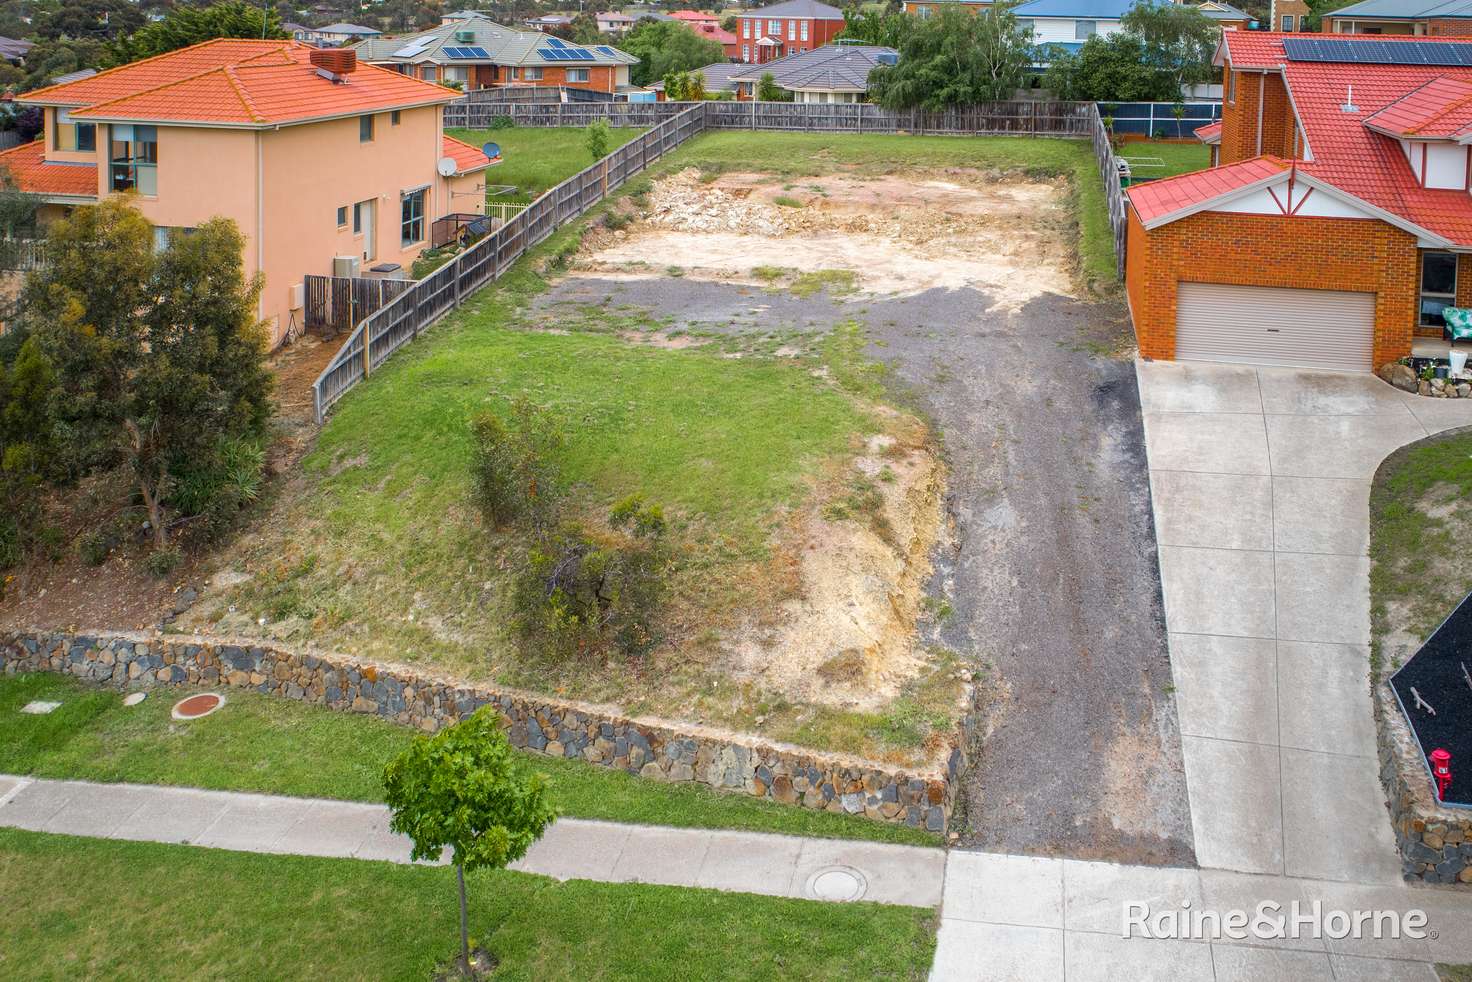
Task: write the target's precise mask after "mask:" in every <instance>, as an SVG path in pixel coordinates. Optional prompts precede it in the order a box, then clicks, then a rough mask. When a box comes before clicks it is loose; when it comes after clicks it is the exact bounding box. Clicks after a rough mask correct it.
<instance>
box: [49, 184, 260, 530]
mask: <svg viewBox="0 0 1472 982" xmlns="http://www.w3.org/2000/svg"><path fill="white" fill-rule="evenodd" d="M244 248H245V239H244V237H243V236H242V235H241V234H240V231H239V229H237V228H236V226H235V223H234V222H231V221H229V220H227V219H222V218H214V219H210V220H209V221H206V222H204V223H203V224H201V225H200V226H199V227H198V228H197V229H196V230H194V231H193V232H192V233H190V234H188V235H183V234H175V235H173V236H171V237H170V239H169V242H168V244H167V245H166V246H165V248H163V249H162V250H160V251H158V252H157V253H156V252H155V248H154V229H153V226H152V225H151V224H150V223H149V221H148V219H146V218H144V217H143V215H142V214H141V213H140V212H139V211H138V210H137V209H136V208H135V207H134V206H133V205H132V204H131V202H129V201H127V200H126V199H125V198H107V199H105V200H104V201H102V202H101V203H100V204H98V205H95V206H89V207H84V208H79V209H77V210H76V211H75V212H73V213H72V214H71V215H69V216H68V217H66V218H64V219H60V220H58V221H56V222H53V223H52V224H51V226H50V228H49V234H48V237H47V265H46V266H45V267H44V268H42V269H41V270H38V271H36V272H33V273H31V274H30V275H29V276H28V277H27V279H26V284H25V288H24V310H25V314H24V327H25V328H27V329H29V330H30V331H31V332H32V333H34V334H35V336H36V338H37V339H38V342H39V344H40V346H41V350H42V351H43V352H44V353H45V354H46V356H47V357H48V358H49V359H50V361H51V363H52V364H53V365H54V366H55V370H56V373H57V378H58V381H59V386H58V388H59V390H61V391H63V392H65V394H66V397H65V398H64V399H58V400H57V401H56V405H57V409H56V413H55V415H56V419H57V424H58V432H59V433H61V434H62V437H61V438H60V439H59V440H58V449H59V451H60V452H61V453H62V455H63V457H64V459H65V462H66V464H67V466H68V467H69V469H70V470H71V471H72V472H73V473H81V472H84V471H86V470H89V469H91V468H94V467H98V466H111V465H114V464H123V465H126V466H127V467H128V468H129V469H130V470H131V472H132V476H133V481H134V486H135V487H136V488H137V491H138V493H139V496H140V497H141V499H142V501H143V505H144V508H145V509H146V510H147V513H148V521H149V525H150V528H151V530H152V533H153V542H154V546H155V548H156V549H159V550H163V549H166V548H167V547H168V545H169V534H168V529H169V511H170V506H169V492H170V484H171V480H172V475H173V474H174V473H175V472H177V471H183V470H188V469H191V468H196V469H197V468H198V467H199V466H200V465H201V463H203V462H206V461H208V460H210V459H211V458H212V457H213V456H214V455H215V454H217V453H218V452H219V449H220V447H221V446H222V444H223V443H224V442H226V441H228V440H230V439H231V438H241V437H251V436H259V435H260V434H261V433H262V432H263V431H264V429H265V426H266V423H267V421H268V419H269V418H270V413H271V405H270V391H271V375H270V373H269V372H268V371H267V369H266V366H265V335H264V332H263V331H262V329H261V325H260V324H259V323H258V322H257V321H256V318H255V310H256V300H257V297H258V295H259V292H260V283H259V281H258V280H254V279H252V280H247V279H246V276H245V272H244V269H243V262H242V256H243V251H244Z"/></svg>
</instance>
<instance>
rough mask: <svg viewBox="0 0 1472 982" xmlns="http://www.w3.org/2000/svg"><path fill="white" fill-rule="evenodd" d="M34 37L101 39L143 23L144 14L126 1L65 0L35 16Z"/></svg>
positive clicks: (131, 31) (117, 35)
mask: <svg viewBox="0 0 1472 982" xmlns="http://www.w3.org/2000/svg"><path fill="white" fill-rule="evenodd" d="M34 23H35V32H36V34H37V36H39V37H43V38H48V39H56V38H74V39H76V38H93V39H96V40H103V39H106V38H115V37H120V36H121V35H124V34H131V33H133V32H134V31H136V30H138V28H140V27H142V26H143V13H142V11H140V10H139V9H138V5H137V4H135V3H130V2H129V0H66V2H65V3H61V4H58V5H57V6H56V7H55V8H53V9H50V10H47V11H43V12H42V13H40V14H39V15H38V16H36V17H35V19H34Z"/></svg>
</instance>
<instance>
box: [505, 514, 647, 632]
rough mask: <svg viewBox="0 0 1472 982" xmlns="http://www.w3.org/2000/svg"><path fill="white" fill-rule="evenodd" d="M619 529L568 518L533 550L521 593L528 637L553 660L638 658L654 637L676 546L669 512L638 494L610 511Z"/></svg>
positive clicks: (522, 625)
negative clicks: (601, 529)
mask: <svg viewBox="0 0 1472 982" xmlns="http://www.w3.org/2000/svg"><path fill="white" fill-rule="evenodd" d="M608 523H609V525H610V526H611V527H612V529H613V530H614V531H613V533H612V534H610V535H606V536H598V537H595V536H594V535H592V534H590V533H589V532H588V531H587V530H585V529H583V528H581V527H579V526H576V525H567V526H564V527H562V528H561V529H559V530H557V531H556V532H554V533H551V534H549V535H547V536H545V537H543V538H542V539H541V541H539V542H538V544H537V545H536V546H534V547H533V548H532V549H531V550H530V551H529V552H528V554H527V561H526V564H525V566H524V567H523V568H522V570H521V572H520V574H519V575H518V577H517V581H516V588H515V592H514V604H515V619H516V626H517V628H518V630H519V631H520V633H521V636H522V639H523V641H524V642H525V643H527V644H528V645H529V646H531V647H532V648H534V649H536V650H537V651H539V652H540V653H543V654H546V655H548V656H550V657H552V658H553V659H557V660H561V659H566V658H571V657H582V658H592V657H598V656H602V655H604V654H606V653H608V652H609V651H614V652H617V653H618V654H620V655H622V656H624V657H626V658H632V657H636V656H638V655H641V654H643V653H644V652H646V651H648V650H649V648H650V647H652V646H653V644H654V641H655V634H654V620H655V617H656V615H657V612H658V608H659V604H660V601H661V600H662V599H663V597H664V592H665V588H666V583H665V581H666V574H667V571H668V568H669V551H668V548H667V546H666V544H665V540H664V533H665V520H664V514H663V512H662V511H661V510H660V508H659V507H658V506H657V505H650V504H647V503H645V501H644V499H643V498H642V496H639V495H632V496H630V497H628V498H625V499H624V500H623V501H621V502H619V503H618V504H617V505H615V506H614V508H613V511H612V512H611V513H610V514H609V516H608Z"/></svg>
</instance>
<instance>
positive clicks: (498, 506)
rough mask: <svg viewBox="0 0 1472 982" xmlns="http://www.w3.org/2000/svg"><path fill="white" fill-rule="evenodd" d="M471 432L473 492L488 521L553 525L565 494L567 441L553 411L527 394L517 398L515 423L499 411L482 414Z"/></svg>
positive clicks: (496, 524)
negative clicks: (562, 474) (562, 477)
mask: <svg viewBox="0 0 1472 982" xmlns="http://www.w3.org/2000/svg"><path fill="white" fill-rule="evenodd" d="M470 435H471V440H472V442H473V443H474V447H473V450H472V454H473V456H472V460H471V486H472V494H473V496H474V498H475V503H476V506H477V507H478V508H479V509H480V511H481V514H482V515H484V516H485V520H486V522H487V523H488V524H490V525H492V526H494V527H497V528H504V527H505V526H507V525H510V524H511V523H512V522H514V521H518V520H525V521H527V522H529V523H530V524H531V525H532V526H533V527H534V528H538V529H540V528H544V527H546V526H547V525H548V524H550V520H551V516H552V512H553V509H554V508H555V507H556V503H557V499H558V498H559V496H560V494H561V487H560V484H559V467H558V463H559V458H560V456H561V453H562V448H563V444H564V442H565V441H564V439H563V434H562V429H561V427H560V426H559V425H558V423H557V421H556V420H555V419H554V418H553V417H552V416H551V414H549V413H547V412H546V411H545V410H543V409H541V408H539V407H537V406H536V405H534V404H533V403H532V402H531V401H530V400H528V399H527V398H526V397H524V396H523V397H520V398H518V399H517V400H516V401H515V402H514V403H512V406H511V420H510V425H508V424H507V421H505V420H503V419H502V418H501V417H500V416H498V415H496V414H495V413H492V412H485V413H480V414H479V415H477V416H476V417H475V418H474V419H472V420H471V421H470Z"/></svg>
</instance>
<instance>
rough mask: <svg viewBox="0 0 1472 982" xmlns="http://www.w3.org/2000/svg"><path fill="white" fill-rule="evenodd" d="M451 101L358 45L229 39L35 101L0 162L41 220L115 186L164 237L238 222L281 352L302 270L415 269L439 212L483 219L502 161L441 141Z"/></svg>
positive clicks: (297, 310) (296, 321) (297, 319)
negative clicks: (38, 200) (27, 132)
mask: <svg viewBox="0 0 1472 982" xmlns="http://www.w3.org/2000/svg"><path fill="white" fill-rule="evenodd" d="M455 96H456V93H455V92H453V91H451V90H449V89H446V88H443V87H442V86H438V85H431V84H428V83H425V82H421V81H418V80H416V79H412V78H408V77H405V76H403V75H400V74H399V73H397V72H391V71H386V70H384V69H380V68H375V67H372V66H369V65H359V64H358V63H357V61H356V58H355V56H354V53H353V52H352V51H350V50H320V49H317V48H313V47H311V46H309V45H305V44H302V43H300V42H297V41H255V40H240V39H220V40H215V41H207V42H205V43H203V44H198V45H194V46H192V47H188V48H183V49H180V50H178V51H173V52H169V53H168V54H164V55H159V56H157V57H155V58H149V59H145V60H143V61H138V62H134V63H132V64H129V65H123V66H121V67H119V68H114V69H111V70H109V71H105V72H102V73H100V74H97V75H93V76H91V77H90V78H86V79H81V80H79V81H75V82H70V83H67V84H64V85H54V86H51V87H50V88H45V89H38V90H36V91H34V92H28V93H26V94H25V95H23V96H21V97H20V98H19V99H18V100H17V101H18V102H21V103H22V104H25V105H32V106H40V107H43V109H44V111H45V129H44V131H43V133H42V135H41V137H40V138H38V139H37V140H36V141H35V142H33V143H29V144H26V145H24V146H20V147H16V148H15V149H13V150H8V151H6V152H5V153H0V166H4V167H6V168H7V169H8V170H9V172H10V174H11V176H12V178H13V180H14V181H15V183H16V185H17V186H18V187H20V188H21V189H22V190H24V191H30V192H33V193H35V194H37V195H39V196H41V197H42V198H43V199H44V201H45V202H46V206H45V208H44V209H43V213H42V216H41V217H42V220H43V222H44V221H45V220H46V219H47V218H48V216H49V217H54V216H55V215H56V214H58V213H60V212H62V211H64V210H66V209H70V208H73V207H77V206H79V205H86V204H93V203H96V202H97V201H98V200H99V199H101V198H103V197H105V196H107V195H109V194H114V193H119V192H128V193H131V194H133V195H135V201H136V203H137V205H138V207H139V208H140V209H141V210H142V212H143V213H144V215H146V216H147V217H148V219H149V220H150V221H152V222H153V224H154V226H155V227H156V229H157V230H158V236H159V241H160V242H163V241H164V240H165V238H166V236H167V235H168V234H169V232H170V230H188V229H190V228H193V227H195V226H197V225H199V224H200V223H201V222H203V221H205V220H206V219H208V218H211V217H214V216H223V217H226V218H230V219H233V220H234V221H235V223H236V224H237V225H238V226H239V227H240V230H241V232H242V233H243V234H244V235H245V238H246V253H245V267H246V270H247V271H248V272H251V273H259V274H260V275H261V278H262V280H263V283H264V288H263V290H262V293H261V299H260V316H261V319H262V320H264V321H266V322H267V326H268V328H269V330H270V334H271V338H272V341H273V343H279V342H280V341H281V340H282V339H283V338H284V337H285V336H286V334H287V332H288V331H289V330H291V329H293V328H294V327H295V328H300V326H301V325H302V306H303V300H304V297H303V289H302V283H303V277H304V276H305V275H306V274H309V273H317V274H332V273H333V272H334V259H336V258H338V257H356V259H357V260H358V263H359V264H360V268H361V270H362V271H363V272H364V273H365V274H366V273H367V272H368V271H369V270H370V269H372V268H373V267H375V266H393V265H395V264H396V265H397V267H398V269H399V270H407V269H408V267H409V265H410V263H412V262H413V260H414V258H415V257H416V256H418V255H419V253H420V252H421V251H423V249H424V248H425V247H426V245H427V243H428V240H429V238H430V224H431V222H433V220H434V219H435V218H436V217H438V216H440V215H444V214H449V213H455V212H458V213H468V212H475V213H483V212H484V210H485V193H484V183H485V181H484V174H483V171H484V170H485V168H487V167H488V166H490V165H491V164H492V163H494V162H495V161H492V160H489V159H487V157H486V156H485V154H484V153H482V152H481V151H480V150H479V149H477V148H475V147H472V146H469V145H467V144H464V143H461V142H459V141H458V140H453V139H451V138H449V137H447V136H445V134H444V126H443V123H442V120H441V109H442V106H443V105H444V104H445V103H447V102H449V101H450V100H451V99H453V98H455ZM339 265H347V263H346V262H344V263H339ZM396 275H407V274H406V273H396Z"/></svg>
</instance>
